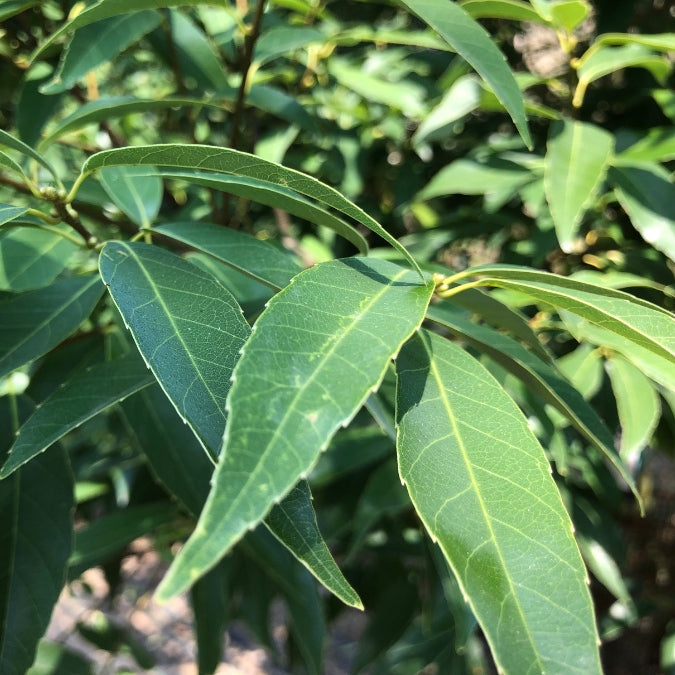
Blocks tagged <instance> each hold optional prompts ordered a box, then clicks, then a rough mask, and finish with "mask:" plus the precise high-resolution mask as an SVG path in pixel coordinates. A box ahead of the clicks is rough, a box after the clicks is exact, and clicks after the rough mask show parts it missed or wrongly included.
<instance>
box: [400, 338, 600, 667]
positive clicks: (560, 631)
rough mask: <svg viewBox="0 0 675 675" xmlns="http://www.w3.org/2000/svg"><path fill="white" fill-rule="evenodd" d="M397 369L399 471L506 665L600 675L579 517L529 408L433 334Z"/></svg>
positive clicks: (404, 353)
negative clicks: (565, 497)
mask: <svg viewBox="0 0 675 675" xmlns="http://www.w3.org/2000/svg"><path fill="white" fill-rule="evenodd" d="M397 367H398V375H399V387H398V402H397V403H398V410H397V418H398V424H399V431H398V455H399V467H400V473H401V478H402V479H403V480H404V481H405V483H406V485H407V486H408V490H409V492H410V496H411V498H412V501H413V504H414V505H415V508H416V510H417V512H418V514H419V515H420V518H421V519H422V521H423V523H424V525H425V527H426V528H427V530H428V531H429V533H430V535H431V536H432V538H433V539H434V540H435V541H437V542H438V545H439V546H440V548H441V550H442V551H443V553H444V555H445V556H446V558H447V560H448V562H449V564H450V566H451V567H452V569H453V571H454V573H455V575H456V576H457V579H458V581H459V583H460V586H461V588H462V591H463V593H464V595H465V597H466V598H467V601H468V602H469V603H470V604H471V606H472V608H473V611H474V613H475V615H476V618H477V619H478V622H479V623H480V625H481V627H482V628H483V631H484V632H485V635H486V637H487V640H488V642H489V643H490V646H491V649H492V653H493V655H494V657H495V660H496V662H497V664H498V667H499V669H500V670H502V671H504V672H509V673H528V672H546V673H583V674H584V675H586V674H588V673H600V672H601V667H600V659H599V654H598V643H599V640H598V636H597V632H596V629H595V621H594V616H593V606H592V602H591V597H590V594H589V592H588V588H587V585H586V584H587V577H586V571H585V568H584V565H583V562H582V560H581V556H580V554H579V549H578V548H577V546H576V543H575V541H574V536H573V534H572V524H571V522H570V519H569V517H568V515H567V513H566V512H565V509H564V507H563V504H562V500H561V498H560V495H559V493H558V491H557V488H556V486H555V483H554V482H553V479H552V478H551V475H550V468H549V465H548V462H547V461H546V458H545V456H544V452H543V450H542V448H541V446H540V445H539V443H538V442H537V440H536V439H535V437H534V436H533V434H532V432H531V431H530V429H529V428H528V425H527V421H526V420H525V418H524V417H523V415H522V413H521V412H520V410H519V409H518V408H517V406H516V404H515V403H514V402H513V400H512V399H511V398H510V397H509V396H508V395H507V394H506V392H504V390H503V389H502V388H501V387H500V386H499V384H498V383H497V382H496V380H494V378H493V377H492V376H491V375H490V374H489V373H488V372H487V371H486V370H485V368H483V366H481V365H480V364H479V363H478V361H476V360H475V359H473V358H472V357H471V356H469V355H468V354H467V353H466V352H465V351H464V350H463V349H461V348H460V347H459V346H457V345H455V344H453V343H451V342H449V341H448V340H445V339H443V338H441V337H439V336H437V335H435V334H433V333H429V332H426V331H423V332H420V333H419V334H418V335H417V336H415V337H414V338H413V339H411V340H410V341H409V342H408V343H406V345H405V346H404V348H403V349H402V350H401V354H400V355H399V358H398V361H397ZM545 616H547V617H550V616H555V630H554V631H551V630H550V627H549V624H548V623H547V622H546V621H542V617H545Z"/></svg>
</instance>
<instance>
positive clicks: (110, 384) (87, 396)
mask: <svg viewBox="0 0 675 675" xmlns="http://www.w3.org/2000/svg"><path fill="white" fill-rule="evenodd" d="M153 381H154V378H153V377H152V375H151V374H150V373H149V372H148V370H147V369H146V367H145V364H144V363H143V361H142V360H141V359H140V358H139V357H138V355H137V354H130V355H129V356H125V357H122V358H120V359H115V360H114V361H108V362H105V363H99V364H96V365H95V366H91V367H90V368H87V369H86V370H85V371H83V372H81V373H77V374H75V375H74V376H73V377H72V378H70V379H69V380H68V381H66V382H64V383H63V384H62V385H61V386H60V387H59V388H58V389H57V390H56V391H55V392H54V393H53V394H52V395H51V396H49V397H48V398H47V399H46V400H45V401H43V402H42V403H41V404H40V407H39V408H37V409H36V410H35V412H34V413H33V414H32V415H31V416H30V417H29V418H28V420H26V422H25V424H24V425H23V426H22V427H21V429H19V434H18V436H17V438H16V440H15V441H14V444H13V445H12V448H11V449H10V451H9V456H8V458H7V461H6V462H5V464H4V466H3V467H2V469H1V470H0V478H5V477H7V476H9V475H10V474H11V473H12V472H13V471H15V470H16V469H18V468H19V467H20V466H22V465H23V464H25V463H26V462H28V461H30V460H31V459H33V458H34V457H36V456H37V455H39V454H40V453H42V452H44V451H45V450H46V449H47V448H49V447H50V446H51V445H52V444H53V443H56V441H58V440H59V439H60V438H62V437H63V436H65V435H66V434H67V433H68V432H69V431H71V430H72V429H74V428H75V427H77V426H79V425H80V424H82V423H83V422H86V421H87V420H88V419H91V418H92V417H94V416H95V415H97V414H98V413H100V412H102V411H103V410H105V409H106V408H108V407H110V406H111V405H114V404H115V403H118V402H120V401H122V400H123V399H125V398H126V397H127V396H129V395H131V394H133V393H134V392H136V391H138V390H139V389H142V388H143V387H146V386H147V385H149V384H151V383H152V382H153Z"/></svg>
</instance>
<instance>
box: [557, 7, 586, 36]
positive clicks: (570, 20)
mask: <svg viewBox="0 0 675 675" xmlns="http://www.w3.org/2000/svg"><path fill="white" fill-rule="evenodd" d="M590 11H591V7H590V5H589V4H588V2H586V1H585V0H558V1H557V2H552V3H551V4H550V15H551V23H552V24H553V25H554V26H555V27H560V28H562V29H564V30H565V31H567V32H568V33H572V32H573V31H574V30H575V28H577V27H578V26H579V24H580V23H581V22H582V21H583V20H584V19H585V18H586V17H587V16H588V15H589V13H590Z"/></svg>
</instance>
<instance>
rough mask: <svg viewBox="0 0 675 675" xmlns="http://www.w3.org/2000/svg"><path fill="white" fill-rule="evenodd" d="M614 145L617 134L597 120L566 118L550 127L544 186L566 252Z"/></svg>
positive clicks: (605, 169)
mask: <svg viewBox="0 0 675 675" xmlns="http://www.w3.org/2000/svg"><path fill="white" fill-rule="evenodd" d="M613 147H614V137H613V136H612V135H611V134H610V133H608V132H607V131H605V130H604V129H601V128H600V127H598V126H595V125H594V124H586V123H583V122H576V121H570V120H565V121H562V122H556V123H555V124H554V125H553V126H552V127H551V135H550V137H549V140H548V148H547V151H546V162H545V165H544V188H545V190H546V199H547V200H548V204H549V207H550V209H551V216H552V218H553V222H554V224H555V231H556V234H557V236H558V241H559V242H560V248H562V250H563V251H565V252H567V253H570V252H571V250H572V245H573V241H574V237H575V236H576V234H577V229H578V227H579V223H580V222H581V218H582V216H583V214H584V212H585V210H586V208H587V207H588V205H589V204H590V202H591V200H592V199H593V197H594V195H595V193H596V191H597V190H598V188H599V186H600V185H601V184H602V181H603V180H604V178H605V174H606V173H607V165H608V163H609V159H610V156H611V153H612V149H613Z"/></svg>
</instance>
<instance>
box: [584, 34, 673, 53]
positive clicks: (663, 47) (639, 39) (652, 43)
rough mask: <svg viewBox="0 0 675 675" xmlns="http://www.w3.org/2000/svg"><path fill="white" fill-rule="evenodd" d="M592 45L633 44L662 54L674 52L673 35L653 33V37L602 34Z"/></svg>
mask: <svg viewBox="0 0 675 675" xmlns="http://www.w3.org/2000/svg"><path fill="white" fill-rule="evenodd" d="M593 44H594V45H596V44H599V45H625V44H635V45H643V46H644V47H651V48H652V49H658V50H659V51H663V52H672V51H675V33H655V34H653V35H643V34H640V33H602V34H601V35H598V37H597V38H595V41H594V43H593Z"/></svg>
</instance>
